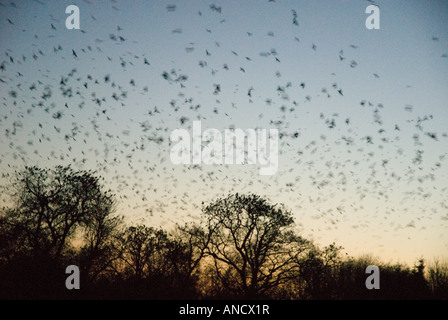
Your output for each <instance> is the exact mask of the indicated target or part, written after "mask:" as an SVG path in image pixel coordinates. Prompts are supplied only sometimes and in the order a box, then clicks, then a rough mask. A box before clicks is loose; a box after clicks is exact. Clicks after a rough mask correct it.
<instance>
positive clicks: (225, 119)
mask: <svg viewBox="0 0 448 320" xmlns="http://www.w3.org/2000/svg"><path fill="white" fill-rule="evenodd" d="M375 3H376V4H378V5H379V7H380V30H368V29H367V28H366V27H365V20H366V18H367V17H368V14H366V13H365V9H366V7H367V6H368V5H369V4H370V2H369V1H362V0H357V1H355V0H346V1H344V0H340V1H335V0H331V1H330V0H329V1H282V0H275V1H272V2H271V1H268V0H266V1H118V0H116V1H115V0H114V1H48V0H35V1H26V2H19V1H17V2H15V1H0V5H1V7H0V40H1V49H2V50H1V52H0V55H1V56H0V63H1V65H2V70H0V79H1V82H0V99H1V107H0V150H1V155H0V168H1V169H0V171H1V173H2V175H1V177H0V179H1V181H0V184H1V185H2V186H3V188H2V191H1V193H0V201H2V205H7V204H8V197H7V196H6V194H7V187H8V182H9V181H10V178H11V176H12V175H13V173H14V171H15V170H21V169H23V167H24V166H25V165H28V166H31V165H37V166H40V167H52V166H55V165H68V164H71V165H72V166H73V167H74V168H75V169H86V170H96V171H97V173H98V174H99V175H101V176H102V178H103V179H104V185H105V186H106V187H108V188H111V189H112V190H113V191H114V192H115V194H116V195H117V199H118V200H119V207H118V213H120V214H123V215H125V216H126V218H127V222H128V223H130V224H136V223H147V224H151V225H162V226H164V227H167V228H169V227H170V226H172V225H173V224H175V223H180V224H182V223H184V222H186V221H189V220H191V219H195V218H197V216H198V214H199V213H200V208H201V206H202V202H204V203H208V202H209V201H212V200H213V199H216V198H217V197H219V196H225V195H227V194H229V193H234V192H255V193H258V194H261V195H263V196H265V197H266V198H268V199H269V200H270V201H271V202H272V203H284V204H285V205H286V207H287V208H289V209H290V210H292V211H293V212H294V215H295V217H296V223H297V228H298V231H300V232H301V234H302V235H303V236H305V237H307V238H311V239H313V240H315V241H316V242H317V243H318V244H320V245H328V244H330V243H332V242H336V244H338V245H341V246H343V247H344V251H345V252H347V253H348V254H349V255H358V254H363V253H370V254H372V255H374V256H376V257H379V258H380V259H382V260H384V261H386V262H389V261H391V262H405V263H408V264H413V263H414V262H415V261H416V259H418V258H419V257H421V256H423V257H424V258H427V259H432V258H433V257H444V256H445V257H446V252H448V170H447V165H448V163H447V159H448V137H447V132H448V130H447V123H448V90H447V85H448V24H447V21H448V20H447V19H448V3H447V2H446V1H399V0H397V1H377V2H375ZM71 4H74V5H77V6H78V7H79V9H80V16H81V20H80V26H81V30H68V29H66V28H65V20H66V18H67V17H68V14H66V13H65V8H66V7H67V6H68V5H71ZM212 4H213V5H214V7H212V6H211V5H212ZM168 6H170V7H169V8H174V10H168V9H169V8H168ZM213 8H215V9H213ZM217 8H220V10H218V9H217ZM292 10H295V12H296V13H297V21H298V25H295V24H293V11H292ZM120 37H121V38H120ZM72 50H74V52H76V55H77V57H75V56H74V55H73V51H72ZM276 58H277V59H276ZM145 59H146V61H148V63H149V65H148V64H145V63H144V61H145ZM165 72H166V73H167V74H168V75H169V78H168V79H165V78H164V77H163V76H162V74H163V73H165ZM181 75H185V76H187V79H186V80H179V79H181V77H180V76H181ZM106 78H107V79H106ZM61 80H62V82H64V83H65V85H61ZM106 80H107V81H106ZM301 83H304V84H305V86H304V88H302V87H301V85H300V84H301ZM217 85H219V87H220V92H216V91H215V89H216V86H217ZM69 88H70V89H71V91H70V90H69ZM249 90H251V97H249V95H248V92H249ZM338 90H342V91H341V92H342V94H343V95H341V94H340V93H339V92H338ZM181 120H183V122H184V123H183V124H182V123H181ZM193 120H201V121H202V128H203V129H206V128H216V129H218V130H224V129H226V128H230V127H235V128H242V129H246V128H265V129H270V128H276V129H278V130H279V131H280V133H281V134H282V138H281V140H280V147H279V153H280V154H279V170H278V172H277V173H276V174H275V175H274V176H260V175H259V174H258V168H257V167H256V166H254V165H239V166H236V165H230V166H205V165H202V166H201V165H199V166H182V165H177V166H175V165H173V164H172V163H171V162H170V158H169V152H170V148H171V146H170V143H169V135H170V133H171V131H172V130H174V129H178V128H184V129H187V130H191V124H192V121H193ZM295 134H298V136H297V137H296V136H295ZM369 141H370V142H369Z"/></svg>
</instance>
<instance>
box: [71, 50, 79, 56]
mask: <svg viewBox="0 0 448 320" xmlns="http://www.w3.org/2000/svg"><path fill="white" fill-rule="evenodd" d="M72 54H73V55H74V56H75V58H78V55H77V54H76V52H75V50H73V49H72Z"/></svg>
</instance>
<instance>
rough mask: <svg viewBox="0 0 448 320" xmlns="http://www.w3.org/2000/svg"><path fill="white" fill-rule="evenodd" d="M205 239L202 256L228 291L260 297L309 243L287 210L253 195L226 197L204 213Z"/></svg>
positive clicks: (278, 282)
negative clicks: (211, 264) (301, 235)
mask: <svg viewBox="0 0 448 320" xmlns="http://www.w3.org/2000/svg"><path fill="white" fill-rule="evenodd" d="M203 214H204V216H205V218H206V223H207V230H208V232H209V240H208V244H207V250H206V253H207V254H208V255H209V256H211V257H212V258H213V264H214V269H215V272H216V275H217V277H218V278H219V279H220V280H221V283H222V285H223V286H224V287H226V288H227V289H228V290H231V291H233V292H234V293H236V294H242V295H243V296H244V297H249V298H255V297H261V296H263V295H264V294H266V293H267V292H268V291H269V290H271V289H274V288H276V287H278V286H279V285H282V284H284V283H285V282H287V281H288V280H289V279H290V278H291V277H293V275H294V272H293V271H294V270H295V269H296V268H297V267H298V264H297V263H296V261H297V259H298V258H299V256H300V255H301V254H303V253H304V252H305V251H306V250H307V249H309V248H310V243H309V241H307V240H305V239H303V238H301V237H300V236H297V235H296V234H295V233H294V232H293V225H294V219H293V217H292V214H291V212H289V211H288V210H286V209H284V208H283V207H281V206H278V205H271V204H269V203H268V202H267V201H266V200H265V199H262V198H261V197H260V196H258V195H255V194H249V195H240V194H235V195H230V196H228V197H226V198H220V199H218V200H216V201H214V202H213V203H211V204H209V205H208V206H206V207H205V208H204V209H203Z"/></svg>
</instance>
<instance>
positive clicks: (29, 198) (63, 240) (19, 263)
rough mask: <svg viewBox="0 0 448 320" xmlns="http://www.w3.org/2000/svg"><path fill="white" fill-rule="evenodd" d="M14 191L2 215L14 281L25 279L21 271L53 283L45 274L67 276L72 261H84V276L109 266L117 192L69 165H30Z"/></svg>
mask: <svg viewBox="0 0 448 320" xmlns="http://www.w3.org/2000/svg"><path fill="white" fill-rule="evenodd" d="M10 190H11V199H12V201H13V206H12V207H10V208H6V209H4V210H3V212H2V214H1V217H0V229H1V230H0V231H1V232H0V233H1V234H2V238H4V239H5V242H4V243H2V245H1V246H0V251H1V252H0V253H1V256H2V258H1V259H0V261H2V262H3V265H2V267H3V268H4V269H3V270H9V272H12V274H17V279H15V280H13V278H14V277H12V278H11V283H12V284H13V282H14V281H18V282H20V281H22V280H21V279H22V278H23V277H22V276H21V274H20V273H22V274H28V275H30V279H32V281H40V283H39V284H38V285H35V286H39V285H44V286H49V285H50V283H45V281H46V280H45V279H46V278H45V277H44V275H45V274H46V275H48V277H51V276H52V275H54V274H55V273H56V274H61V275H62V277H64V276H65V275H64V273H63V270H64V269H65V266H66V265H67V263H68V262H70V263H69V264H72V263H73V261H75V262H80V260H82V262H84V263H85V264H84V265H83V266H81V268H82V269H83V270H84V271H85V273H84V277H85V278H88V275H89V274H90V272H91V271H92V270H94V269H95V274H98V272H99V270H102V269H104V265H101V264H102V262H104V261H106V260H107V259H106V258H105V257H106V255H108V254H109V253H108V252H107V250H106V247H107V244H108V239H109V237H110V235H111V234H112V232H113V230H114V229H115V228H116V227H117V225H118V223H119V219H118V218H117V217H113V216H112V213H113V211H114V206H115V201H114V197H113V195H112V194H111V193H110V191H104V190H103V189H102V187H101V185H100V182H99V179H98V178H97V177H95V176H94V174H93V173H92V172H90V171H74V170H72V169H71V168H70V166H68V167H62V166H57V167H55V168H54V169H52V170H49V169H41V168H38V167H26V168H25V169H24V170H23V171H21V172H17V173H16V176H15V178H14V180H13V183H12V188H11V189H10ZM75 239H76V240H78V241H74V240H75ZM80 253H82V254H81V255H79V254H80ZM80 257H82V258H83V259H80ZM69 260H70V261H69ZM101 261H102V262H101ZM64 265H65V266H64ZM21 268H22V269H24V270H21V271H20V272H19V270H20V269H21ZM61 270H62V272H60V271H61ZM33 272H34V273H33ZM6 280H7V279H6ZM24 281H25V280H24ZM58 281H59V279H57V280H55V278H53V281H52V282H58ZM25 282H26V281H25ZM25 282H24V285H25V286H26V283H25ZM49 282H51V281H49ZM62 283H63V282H62ZM16 287H19V286H16ZM50 291H51V290H50Z"/></svg>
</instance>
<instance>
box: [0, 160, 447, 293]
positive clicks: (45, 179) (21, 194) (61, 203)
mask: <svg viewBox="0 0 448 320" xmlns="http://www.w3.org/2000/svg"><path fill="white" fill-rule="evenodd" d="M9 190H10V193H11V199H12V201H13V204H14V205H12V206H11V207H8V208H3V209H2V210H1V212H0V298H1V299H448V264H447V263H442V262H437V261H436V262H434V263H432V264H431V265H430V266H426V265H425V262H424V261H423V260H422V259H420V260H419V261H418V262H417V263H416V265H415V266H413V267H408V266H405V265H400V264H385V263H382V262H381V261H376V260H375V259H373V258H371V257H368V256H366V257H361V258H350V257H347V256H343V254H342V248H340V247H338V246H337V245H335V244H330V245H328V246H327V247H324V248H319V247H318V246H317V245H315V244H314V243H313V242H311V241H309V240H307V239H304V238H303V237H301V236H300V235H298V234H297V233H296V232H295V231H294V219H293V215H292V213H291V212H290V211H289V210H287V209H286V208H284V207H283V206H282V205H277V204H275V205H273V204H271V203H269V202H268V201H267V200H266V199H263V198H261V197H260V196H258V195H255V194H244V195H243V194H233V195H229V196H227V197H224V198H219V199H216V200H215V201H213V202H212V203H210V204H207V205H204V207H203V209H202V216H201V219H200V220H198V221H197V222H195V223H191V224H185V225H178V226H176V227H175V228H173V230H169V231H167V230H163V229H160V228H152V227H149V226H144V225H137V226H126V224H125V222H124V220H123V218H121V217H118V216H116V215H115V214H114V210H115V206H116V202H115V198H114V195H113V194H112V193H111V192H110V191H107V190H104V188H103V187H102V185H101V183H100V179H99V178H97V177H96V176H95V175H94V173H92V172H90V171H74V170H72V169H71V168H70V167H61V166H59V167H56V168H54V169H52V170H45V169H40V168H37V167H27V168H25V169H24V170H23V171H22V172H17V174H16V177H15V178H14V180H13V181H12V182H11V186H10V189H9ZM69 265H76V266H78V268H79V270H80V273H79V274H80V279H79V280H80V289H79V290H76V289H74V290H69V289H67V288H66V279H67V277H69V274H66V272H65V271H66V267H67V266H69ZM368 265H376V266H378V267H379V270H380V278H379V279H380V289H372V290H368V289H367V288H366V279H367V277H368V276H369V275H368V274H366V268H367V266H368Z"/></svg>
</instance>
